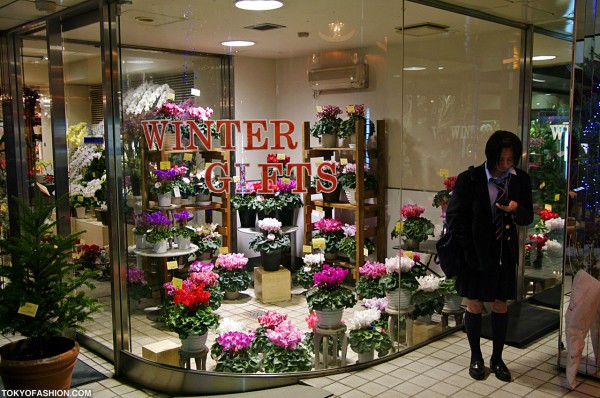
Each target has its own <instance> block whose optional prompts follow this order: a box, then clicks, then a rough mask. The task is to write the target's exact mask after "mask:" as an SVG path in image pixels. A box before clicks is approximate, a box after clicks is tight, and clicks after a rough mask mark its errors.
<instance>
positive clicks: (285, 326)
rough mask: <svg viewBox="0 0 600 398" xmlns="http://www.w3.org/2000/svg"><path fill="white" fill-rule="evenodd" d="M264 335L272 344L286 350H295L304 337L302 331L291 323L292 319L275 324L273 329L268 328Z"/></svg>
mask: <svg viewBox="0 0 600 398" xmlns="http://www.w3.org/2000/svg"><path fill="white" fill-rule="evenodd" d="M265 335H266V336H267V338H268V339H269V340H271V342H273V344H275V345H276V346H278V347H282V348H285V349H286V350H295V349H296V348H297V347H298V343H300V342H301V341H302V340H303V339H304V333H302V332H301V331H300V329H298V328H297V327H295V326H294V325H292V321H290V320H288V321H287V322H282V323H280V324H279V325H277V326H275V329H269V330H267V331H266V332H265Z"/></svg>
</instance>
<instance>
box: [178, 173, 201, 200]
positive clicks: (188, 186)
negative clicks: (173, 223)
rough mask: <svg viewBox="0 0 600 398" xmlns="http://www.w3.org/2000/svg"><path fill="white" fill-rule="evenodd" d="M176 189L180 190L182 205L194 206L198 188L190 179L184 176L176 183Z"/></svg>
mask: <svg viewBox="0 0 600 398" xmlns="http://www.w3.org/2000/svg"><path fill="white" fill-rule="evenodd" d="M175 188H176V189H179V195H180V197H181V204H182V205H191V204H193V202H194V196H195V195H196V187H195V185H194V184H193V183H192V181H191V180H190V178H189V177H186V176H182V177H181V178H180V179H179V180H177V181H175ZM175 188H174V189H175Z"/></svg>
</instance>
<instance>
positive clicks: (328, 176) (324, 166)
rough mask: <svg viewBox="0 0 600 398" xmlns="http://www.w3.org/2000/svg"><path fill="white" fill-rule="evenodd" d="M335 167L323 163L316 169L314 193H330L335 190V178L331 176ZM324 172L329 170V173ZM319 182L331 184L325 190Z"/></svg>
mask: <svg viewBox="0 0 600 398" xmlns="http://www.w3.org/2000/svg"><path fill="white" fill-rule="evenodd" d="M334 168H335V166H334V165H333V164H332V163H328V162H323V163H321V164H320V165H319V167H317V177H319V178H318V179H317V187H316V191H317V192H321V193H330V192H333V191H335V189H336V188H337V183H338V182H337V178H336V177H335V176H334V175H333V173H334ZM325 170H329V171H330V173H326V172H325ZM321 180H324V181H328V182H330V183H331V187H329V188H326V187H325V186H324V185H323V183H322V182H321Z"/></svg>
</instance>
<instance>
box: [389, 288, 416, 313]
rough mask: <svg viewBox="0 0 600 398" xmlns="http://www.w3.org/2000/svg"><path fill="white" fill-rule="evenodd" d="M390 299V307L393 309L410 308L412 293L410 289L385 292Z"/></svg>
mask: <svg viewBox="0 0 600 398" xmlns="http://www.w3.org/2000/svg"><path fill="white" fill-rule="evenodd" d="M385 295H386V297H387V299H388V307H390V308H391V309H398V308H402V309H404V308H408V307H409V306H410V300H411V298H412V293H411V291H410V290H408V289H394V290H390V291H388V292H385Z"/></svg>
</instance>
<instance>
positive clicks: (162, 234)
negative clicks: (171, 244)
mask: <svg viewBox="0 0 600 398" xmlns="http://www.w3.org/2000/svg"><path fill="white" fill-rule="evenodd" d="M172 237H173V231H172V230H171V228H169V227H159V228H156V227H155V228H152V229H149V230H148V232H146V240H147V241H148V242H150V243H156V242H160V241H161V240H163V239H169V238H172Z"/></svg>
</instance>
